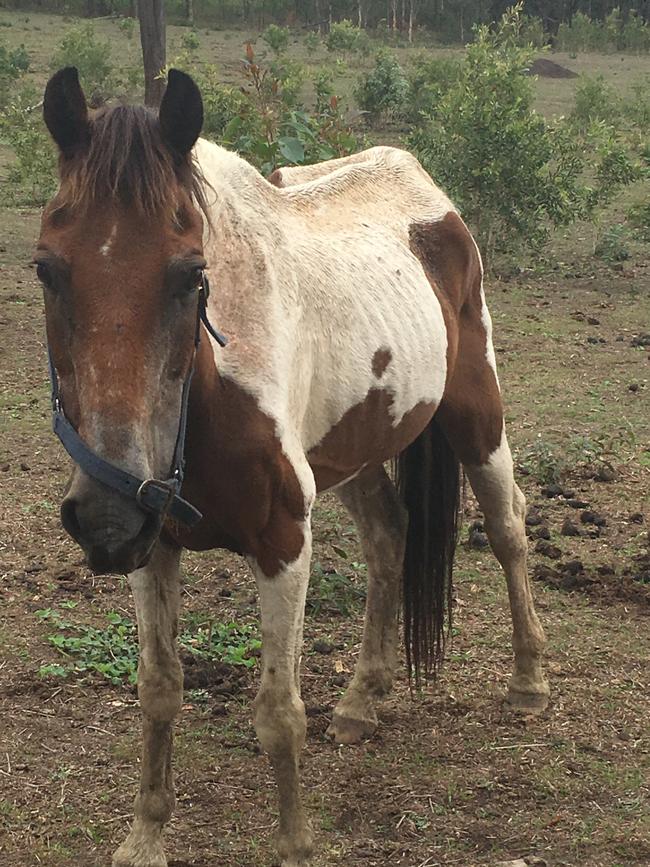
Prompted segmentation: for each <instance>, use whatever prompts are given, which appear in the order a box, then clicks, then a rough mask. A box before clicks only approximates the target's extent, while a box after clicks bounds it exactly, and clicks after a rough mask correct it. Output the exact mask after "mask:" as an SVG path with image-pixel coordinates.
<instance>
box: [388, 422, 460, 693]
mask: <svg viewBox="0 0 650 867" xmlns="http://www.w3.org/2000/svg"><path fill="white" fill-rule="evenodd" d="M394 465H395V466H394V468H395V483H396V485H397V490H398V493H399V495H400V498H401V500H402V502H403V504H404V506H405V507H406V510H407V512H408V530H407V535H406V550H405V552H404V579H403V580H404V589H403V605H404V643H405V646H406V662H407V666H408V671H409V677H410V676H413V675H414V676H415V683H416V685H419V683H420V678H421V675H422V673H424V676H425V678H426V677H427V676H429V675H430V674H434V675H435V673H436V671H437V669H438V667H439V665H440V663H441V661H442V656H443V652H444V645H445V639H446V636H447V634H448V632H449V631H450V629H451V607H452V568H453V563H454V554H455V551H456V540H457V536H458V525H459V515H460V501H461V481H460V465H459V462H458V458H457V457H456V456H455V454H454V453H453V451H452V449H451V447H450V445H449V442H448V441H447V438H446V437H445V435H444V433H443V432H442V430H441V428H440V425H439V424H438V421H437V419H436V417H435V416H434V417H433V418H432V419H431V421H430V422H429V424H428V426H427V427H426V428H425V429H424V430H423V431H422V433H421V434H420V436H419V437H418V438H417V439H416V440H414V442H412V443H411V445H410V446H408V448H407V449H405V450H404V451H403V452H401V454H399V455H398V456H397V457H396V458H395V462H394Z"/></svg>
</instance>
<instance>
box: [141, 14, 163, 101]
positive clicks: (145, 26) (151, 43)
mask: <svg viewBox="0 0 650 867" xmlns="http://www.w3.org/2000/svg"><path fill="white" fill-rule="evenodd" d="M138 18H139V19H140V42H141V43H142V59H143V61H144V104H145V105H148V106H150V107H151V108H158V106H159V105H160V101H161V100H162V95H163V93H164V90H165V82H164V80H163V79H162V78H160V77H159V76H160V72H161V70H162V69H163V68H164V66H165V8H164V6H163V0H139V2H138Z"/></svg>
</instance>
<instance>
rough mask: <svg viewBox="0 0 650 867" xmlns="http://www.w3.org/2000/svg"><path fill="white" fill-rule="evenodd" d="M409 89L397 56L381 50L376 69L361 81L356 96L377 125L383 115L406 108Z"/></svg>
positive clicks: (360, 105)
mask: <svg viewBox="0 0 650 867" xmlns="http://www.w3.org/2000/svg"><path fill="white" fill-rule="evenodd" d="M408 89H409V88H408V82H407V80H406V76H405V75H404V70H403V69H402V67H401V66H400V65H399V63H398V62H397V58H396V57H395V55H394V54H392V52H390V51H388V50H387V49H381V50H380V51H378V52H377V56H376V60H375V67H374V69H372V70H371V71H370V72H369V73H368V74H367V75H365V76H363V77H362V78H361V79H360V80H359V84H358V86H357V88H356V90H355V92H354V95H355V97H356V100H357V102H358V103H359V107H360V108H361V109H362V110H363V111H365V112H366V114H367V115H368V119H369V121H370V122H371V123H376V122H377V121H378V120H379V118H380V117H381V116H382V115H386V114H387V113H389V112H397V111H399V110H401V109H403V108H404V101H405V99H406V96H407V93H408Z"/></svg>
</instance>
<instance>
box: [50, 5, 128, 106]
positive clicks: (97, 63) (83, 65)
mask: <svg viewBox="0 0 650 867" xmlns="http://www.w3.org/2000/svg"><path fill="white" fill-rule="evenodd" d="M63 66H76V67H77V69H78V70H79V78H80V79H81V84H82V86H83V87H84V89H85V90H86V92H87V93H92V92H93V91H95V90H99V91H103V90H105V89H106V88H107V87H108V86H109V78H110V76H111V74H112V72H113V65H112V63H111V46H110V43H109V42H107V41H100V40H98V39H97V37H96V35H95V30H94V27H93V25H92V23H91V22H90V21H88V22H86V23H85V24H78V25H76V26H75V27H71V28H70V30H68V32H67V33H66V35H65V36H64V37H63V39H62V40H61V42H60V43H59V45H58V48H57V50H56V51H55V53H54V56H53V57H52V61H51V63H50V68H51V69H52V70H53V71H55V70H57V69H60V68H61V67H63Z"/></svg>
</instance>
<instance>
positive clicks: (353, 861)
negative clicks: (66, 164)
mask: <svg viewBox="0 0 650 867" xmlns="http://www.w3.org/2000/svg"><path fill="white" fill-rule="evenodd" d="M0 219H1V223H2V226H3V228H4V231H3V235H2V241H1V243H0V268H1V270H0V333H1V335H2V339H1V340H0V407H1V414H0V484H1V491H2V497H1V498H0V599H1V602H0V648H1V653H0V660H1V661H0V702H1V711H0V713H1V716H0V719H1V723H0V863H1V864H2V865H3V867H27V865H36V864H46V865H57V867H64V865H66V867H67V865H75V867H76V865H84V867H95V865H107V864H108V863H110V853H111V851H112V850H113V849H114V848H115V847H116V846H117V845H118V843H119V842H120V841H121V839H122V838H123V836H124V835H125V833H126V831H127V828H128V823H129V819H130V815H131V805H132V798H133V794H134V791H135V786H136V780H137V774H138V753H139V720H138V706H137V700H136V698H135V696H134V693H133V689H132V688H131V687H129V686H111V685H110V684H108V682H107V681H106V680H104V679H102V678H100V677H98V676H97V677H87V678H85V679H83V678H74V677H69V678H65V679H63V678H56V677H42V676H40V675H39V669H40V667H41V666H42V665H43V664H47V663H56V662H57V661H60V660H61V657H60V655H58V654H57V652H56V650H55V649H54V648H53V647H52V646H51V645H50V644H49V643H48V641H47V636H48V634H49V633H50V632H51V627H50V626H49V625H48V623H46V622H44V621H43V620H42V619H41V618H39V617H38V616H37V615H36V613H35V612H36V611H38V610H41V609H44V608H55V609H56V608H57V606H58V607H59V610H62V609H61V606H62V605H67V604H68V603H70V602H76V603H77V605H76V607H75V608H74V610H67V611H66V614H67V615H69V617H70V618H71V619H73V620H75V621H77V622H82V623H101V622H102V621H103V616H104V614H105V612H107V611H115V612H118V613H120V614H122V615H125V616H130V617H133V606H132V602H131V598H130V595H129V592H128V590H127V588H126V587H125V582H124V580H123V579H120V578H116V577H111V576H101V577H92V576H90V575H89V574H88V573H87V571H86V570H85V568H84V566H83V564H82V560H81V557H80V552H79V551H78V550H77V549H76V548H75V547H74V546H73V545H72V544H71V542H70V541H69V540H68V539H67V538H66V537H65V535H64V533H63V532H62V530H61V527H60V524H59V519H58V504H59V501H60V497H61V490H62V487H63V485H64V482H65V479H66V474H67V471H68V465H67V459H66V457H65V455H64V454H63V452H62V450H61V448H60V447H59V445H58V444H57V442H56V441H55V440H54V438H53V436H52V435H51V433H50V430H49V406H48V384H47V374H46V361H45V352H44V344H43V323H42V309H41V296H40V290H39V288H38V286H37V283H36V280H35V276H34V274H33V271H32V269H31V268H30V267H29V265H28V264H27V263H28V262H29V258H30V250H31V244H32V242H33V239H34V237H35V235H36V232H37V221H38V215H37V214H36V213H35V212H32V211H25V212H17V211H16V210H11V211H9V210H6V211H4V212H3V213H2V214H1V215H0ZM649 289H650V269H649V268H648V266H647V264H644V263H643V261H642V260H640V259H639V260H638V261H636V262H634V263H632V264H626V266H625V269H624V270H618V271H616V270H609V269H606V270H601V271H597V272H595V271H593V270H592V266H591V265H589V263H583V264H582V265H579V264H576V263H573V264H572V266H571V267H568V266H567V267H562V268H560V269H559V270H556V271H550V272H548V273H546V274H545V275H543V276H540V275H537V276H532V275H530V276H527V275H525V274H524V275H522V276H520V277H517V278H516V279H512V280H510V281H508V282H503V281H502V282H494V281H493V282H492V283H491V285H489V286H488V294H489V298H490V304H491V308H492V312H493V317H494V321H495V336H496V347H497V358H498V360H499V364H500V374H501V379H502V385H503V388H504V392H505V394H506V403H507V408H508V418H509V427H510V436H511V440H512V442H513V444H514V447H515V452H516V455H517V456H518V461H519V463H520V464H521V466H522V469H523V470H524V471H527V472H528V475H526V474H522V475H521V483H522V486H523V488H524V490H525V493H526V494H527V497H528V500H529V505H530V507H531V510H532V511H533V512H536V513H537V514H538V515H539V516H540V520H541V523H537V524H531V526H530V528H529V529H530V532H531V571H532V572H533V574H535V576H536V578H537V580H536V581H535V590H536V595H537V603H538V607H539V611H540V615H541V618H542V621H543V623H544V626H545V629H546V632H547V636H548V640H549V643H548V654H547V659H546V667H547V670H548V675H549V678H550V681H551V685H552V690H553V695H552V702H551V705H550V707H549V708H548V710H547V711H546V712H545V713H543V714H542V715H541V717H539V718H521V717H517V716H514V715H513V714H512V713H510V712H508V711H507V710H504V708H503V707H502V696H503V694H504V690H505V687H506V684H507V679H508V674H509V670H510V665H511V650H510V644H509V635H510V625H509V617H508V610H507V597H506V593H505V588H504V582H503V580H502V577H501V574H500V572H499V569H498V567H497V565H496V562H495V561H494V559H493V557H492V556H491V554H490V553H489V550H488V549H485V548H481V547H478V548H476V547H471V546H470V545H469V543H468V538H469V536H468V528H470V527H471V526H472V524H473V522H474V521H476V520H477V519H480V516H479V515H477V513H476V512H475V506H474V504H473V502H472V500H471V498H470V499H469V500H468V503H467V507H466V512H467V515H466V518H467V520H466V523H465V527H464V530H463V533H462V544H461V548H460V555H459V562H458V568H457V573H456V585H457V589H456V614H455V634H454V640H453V645H452V647H451V649H450V653H449V658H448V662H447V665H446V666H445V668H444V670H443V673H442V675H441V677H440V679H439V682H438V683H437V685H436V686H435V688H431V689H428V690H426V691H425V692H424V693H423V694H421V695H416V696H414V697H412V696H410V695H409V691H408V685H407V682H406V678H405V675H404V672H403V671H400V673H399V676H398V680H397V684H396V689H395V692H394V695H393V696H392V697H391V698H389V699H388V700H387V701H386V702H385V704H384V705H383V707H382V710H381V725H380V728H379V731H378V732H377V734H376V735H375V737H373V738H372V739H371V740H370V741H368V742H367V743H364V744H362V745H360V746H355V747H338V746H335V745H333V744H332V743H330V742H329V741H328V740H327V738H326V736H325V730H326V727H327V724H328V720H329V717H330V714H331V711H332V708H333V705H334V703H335V702H336V700H337V698H338V697H339V696H340V695H341V693H342V689H343V687H344V685H345V683H346V682H347V680H348V678H349V676H350V674H349V673H350V672H351V670H352V667H353V665H354V660H355V657H356V653H357V651H358V646H359V641H360V636H361V625H362V609H361V607H360V599H359V597H360V596H361V595H362V588H363V571H364V569H363V564H362V563H361V562H360V561H361V556H360V553H359V551H358V549H357V544H356V539H355V535H354V531H353V528H352V527H351V524H350V521H349V519H348V518H347V516H346V514H345V513H344V512H342V511H341V510H340V508H339V507H338V505H337V502H336V500H335V499H334V498H333V497H331V496H329V497H324V498H323V499H322V500H321V501H319V503H318V506H317V509H316V515H315V528H316V529H315V556H314V563H315V567H314V571H315V579H314V580H315V590H313V591H312V596H311V600H312V602H311V607H310V611H311V614H310V616H309V617H308V619H307V624H306V644H305V658H304V676H303V685H304V687H303V688H304V698H305V701H306V704H307V708H308V714H309V738H308V744H307V748H306V750H305V753H304V762H303V776H304V782H305V787H306V801H307V804H308V807H309V811H310V814H311V816H312V819H313V823H314V827H315V829H316V831H317V840H318V849H317V855H316V857H315V859H314V864H315V865H316V867H334V865H337V867H339V865H346V867H361V865H363V867H372V865H403V867H434V865H452V864H457V865H463V867H473V865H483V864H495V863H496V862H498V861H500V860H505V859H507V858H516V857H526V858H528V857H532V856H535V857H537V858H538V859H542V860H541V861H538V862H535V863H542V864H547V865H554V867H560V865H566V867H569V865H570V867H623V865H642V864H643V865H647V864H648V863H650V811H649V796H650V791H649V780H650V775H649V771H650V731H649V727H648V718H649V715H650V698H649V695H650V674H649V672H650V664H649V663H650V620H649V618H648V614H649V613H650V574H649V571H648V553H649V549H648V523H647V521H648V516H649V514H650V512H649V510H648V490H649V488H648V481H649V475H650V451H649V447H650V437H649V435H648V434H649V427H650V425H649V414H648V393H649V386H648V380H649V375H648V374H649V371H650V347H649V346H647V345H645V346H644V345H643V344H644V339H643V337H642V335H643V332H644V331H646V332H647V331H648V330H649V326H650V304H649V301H648V298H649ZM531 446H533V452H532V454H533V458H531V451H530V449H531ZM553 449H554V452H553V454H554V455H556V457H555V458H554V459H555V460H557V459H558V458H557V456H558V455H559V456H561V459H562V460H563V461H565V462H568V476H567V478H566V479H565V481H564V482H563V485H564V488H563V490H564V495H560V496H555V497H547V496H546V495H545V494H544V493H543V492H542V486H541V485H540V483H539V478H540V472H541V471H540V462H541V461H542V460H545V461H547V462H548V460H551V458H550V457H549V455H550V454H551V451H552V450H553ZM594 455H595V456H596V458H597V463H598V464H599V466H600V470H601V472H600V475H601V478H602V475H603V468H604V469H607V468H609V467H611V468H613V470H614V476H615V477H614V479H613V480H610V481H602V480H599V479H596V478H593V475H594V472H593V470H594V466H593V465H592V464H589V462H588V461H587V458H588V457H592V458H593V457H594ZM605 475H607V473H605ZM569 488H570V489H571V490H569ZM580 502H582V505H579V504H580ZM576 503H577V504H578V505H576ZM588 511H591V512H592V513H596V518H597V519H598V520H597V521H596V519H595V518H593V519H589V520H590V522H589V523H583V520H582V519H581V516H582V515H583V513H584V512H588ZM567 518H568V519H570V520H571V522H572V523H573V524H574V525H575V526H576V527H577V528H578V532H579V535H575V536H565V535H562V534H561V533H560V530H561V527H562V524H563V522H564V521H565V519H567ZM532 520H533V521H534V520H536V519H535V518H533V519H532ZM603 520H604V523H603ZM540 527H541V528H547V529H548V533H546V532H544V531H542V533H540ZM544 535H549V536H550V539H544V538H535V536H537V537H541V536H544ZM476 537H477V534H476V532H475V533H474V538H476ZM480 542H481V538H480V534H479V536H478V544H480ZM549 545H550V546H551V547H550V548H549ZM553 547H556V548H557V550H556V551H553V550H552V549H553ZM548 555H551V556H548ZM576 561H580V562H579V564H576ZM332 570H335V572H336V574H338V575H341V576H344V578H345V579H346V581H345V583H344V584H342V585H341V586H342V588H343V589H342V591H341V592H342V593H343V594H344V596H345V598H338V597H337V596H336V593H335V592H333V590H332V586H333V585H331V584H328V580H329V579H328V574H329V573H331V572H332ZM185 571H186V579H185V583H184V589H183V597H184V613H185V616H187V614H188V612H202V611H208V612H212V614H213V615H214V616H215V617H216V618H218V619H220V620H224V621H228V620H236V621H237V622H239V623H252V624H255V623H256V598H255V588H254V584H253V582H252V580H251V578H250V577H249V575H248V573H247V571H246V568H245V566H244V564H243V562H242V561H241V560H239V559H238V558H236V557H231V556H229V555H226V554H224V553H221V552H216V553H211V554H206V555H203V556H195V555H192V556H188V557H187V558H186V561H185ZM351 590H352V591H356V592H351ZM325 597H327V604H325V601H324V600H325ZM347 609H351V610H350V613H349V614H348V615H347V616H344V615H343V614H342V611H345V610H347ZM316 611H317V612H318V615H317V616H315V614H314V612H316ZM234 674H235V673H234V671H233V675H234ZM224 680H225V681H226V682H227V685H226V687H225V688H224ZM256 680H257V673H256V670H255V669H253V670H252V671H244V670H241V671H240V672H239V673H237V674H236V676H232V677H229V673H228V670H227V669H226V670H225V674H224V671H223V670H222V671H221V673H220V675H219V677H212V676H210V674H209V673H208V675H207V676H206V677H204V678H203V680H200V685H202V686H203V687H204V689H203V691H202V692H201V691H199V692H197V691H196V690H194V691H193V692H191V693H190V692H188V693H187V703H186V704H185V705H184V707H183V711H182V714H181V717H180V719H179V723H178V729H177V738H176V786H177V793H178V807H177V810H176V814H175V817H174V819H173V820H172V822H171V823H170V825H169V828H168V830H167V832H166V841H167V851H168V854H169V857H170V863H171V864H172V865H174V867H187V865H193V867H199V865H200V867H265V865H266V867H269V865H273V864H275V863H277V862H276V860H275V856H274V854H273V849H272V846H271V842H270V841H271V839H272V835H273V833H274V830H275V823H276V812H275V804H274V787H273V784H272V779H271V774H270V769H269V764H268V761H267V759H266V758H265V757H264V756H263V755H261V754H260V753H259V751H258V747H257V745H256V743H255V737H254V732H253V729H252V726H251V706H250V705H251V699H252V697H253V695H254V693H255V687H256ZM194 685H195V686H196V683H194ZM199 699H200V700H199ZM531 863H533V862H531Z"/></svg>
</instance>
